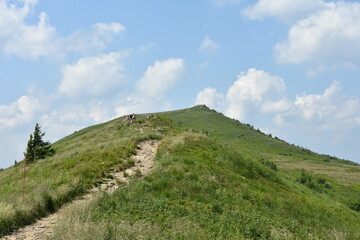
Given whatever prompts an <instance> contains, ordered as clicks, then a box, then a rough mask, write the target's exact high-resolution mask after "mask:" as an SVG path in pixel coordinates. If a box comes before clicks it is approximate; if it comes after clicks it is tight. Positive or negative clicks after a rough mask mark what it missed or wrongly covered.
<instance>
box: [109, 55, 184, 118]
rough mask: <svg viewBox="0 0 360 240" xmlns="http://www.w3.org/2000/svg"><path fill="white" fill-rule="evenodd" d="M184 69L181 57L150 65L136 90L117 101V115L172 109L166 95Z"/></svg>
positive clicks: (137, 84)
mask: <svg viewBox="0 0 360 240" xmlns="http://www.w3.org/2000/svg"><path fill="white" fill-rule="evenodd" d="M184 70H185V67H184V60H183V59H181V58H169V59H167V60H165V61H156V62H155V63H154V64H153V65H150V66H149V67H148V68H147V69H146V71H145V73H144V75H143V76H142V78H141V79H139V81H138V82H137V83H136V88H137V89H136V91H135V92H134V93H133V94H131V95H129V96H128V97H127V98H126V99H122V100H120V101H118V102H117V104H116V106H117V107H116V108H115V112H116V116H122V115H126V114H130V113H140V112H156V111H166V110H170V109H171V108H172V107H171V104H170V103H169V102H167V101H166V100H164V95H165V93H166V92H167V91H169V90H170V89H171V88H172V87H173V86H174V85H175V83H176V82H177V81H178V80H179V79H180V78H181V76H182V75H183V73H184Z"/></svg>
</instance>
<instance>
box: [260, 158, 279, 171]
mask: <svg viewBox="0 0 360 240" xmlns="http://www.w3.org/2000/svg"><path fill="white" fill-rule="evenodd" d="M260 163H261V164H262V165H264V166H266V167H268V168H270V169H272V170H274V171H277V165H276V163H274V162H272V161H270V160H266V159H264V158H261V159H260Z"/></svg>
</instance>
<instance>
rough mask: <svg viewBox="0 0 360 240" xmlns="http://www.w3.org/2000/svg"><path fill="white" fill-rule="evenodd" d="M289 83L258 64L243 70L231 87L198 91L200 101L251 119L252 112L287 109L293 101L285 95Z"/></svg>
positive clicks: (233, 116) (236, 115)
mask: <svg viewBox="0 0 360 240" xmlns="http://www.w3.org/2000/svg"><path fill="white" fill-rule="evenodd" d="M284 91H285V84H284V81H283V79H282V78H280V77H278V76H274V75H271V74H270V73H267V72H265V71H262V70H257V69H255V68H250V69H248V71H247V73H246V74H245V73H241V74H240V75H239V76H238V78H237V80H236V81H235V82H234V83H233V85H232V86H230V88H229V89H228V91H227V94H226V95H225V94H222V93H219V92H217V90H216V89H214V88H205V89H204V90H202V91H200V92H199V93H198V94H197V98H196V102H195V103H196V104H206V105H208V106H209V107H211V108H214V109H216V110H218V111H223V112H225V114H226V115H227V116H229V117H232V118H236V119H239V120H246V119H248V117H249V115H251V114H250V113H256V114H259V113H261V114H271V113H278V112H282V111H285V110H287V109H289V108H290V106H291V103H290V102H289V101H288V100H286V99H285V98H284V96H283V94H284Z"/></svg>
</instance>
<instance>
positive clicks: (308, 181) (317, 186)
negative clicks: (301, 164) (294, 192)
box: [297, 170, 331, 192]
mask: <svg viewBox="0 0 360 240" xmlns="http://www.w3.org/2000/svg"><path fill="white" fill-rule="evenodd" d="M297 181H298V182H299V183H301V184H303V185H305V186H307V187H308V188H310V189H313V190H315V191H317V192H322V191H323V190H324V188H331V186H330V184H329V183H328V182H326V180H325V179H324V178H318V179H317V180H316V182H315V181H313V177H312V175H311V174H310V173H309V172H306V171H305V170H301V174H300V177H299V178H298V179H297Z"/></svg>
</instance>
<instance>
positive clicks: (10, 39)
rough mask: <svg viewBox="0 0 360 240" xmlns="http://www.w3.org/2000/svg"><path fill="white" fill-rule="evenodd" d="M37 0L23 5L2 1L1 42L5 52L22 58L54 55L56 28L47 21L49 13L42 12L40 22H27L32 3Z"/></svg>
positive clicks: (0, 8) (0, 5) (0, 10)
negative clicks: (29, 23) (30, 23)
mask: <svg viewBox="0 0 360 240" xmlns="http://www.w3.org/2000/svg"><path fill="white" fill-rule="evenodd" d="M35 3H36V1H25V2H24V5H23V6H22V7H17V6H15V5H10V6H9V5H8V4H7V1H4V0H1V1H0V43H1V46H2V47H1V48H2V51H3V52H4V53H5V54H8V55H10V54H13V55H16V56H19V57H21V58H31V59H34V58H38V57H39V56H44V55H52V54H53V53H54V51H55V50H56V49H55V48H56V47H55V46H54V45H53V42H54V41H56V37H57V32H56V29H55V28H53V27H52V26H50V25H49V24H48V23H47V15H46V14H45V13H44V12H42V13H40V16H39V22H38V23H37V24H34V25H28V24H26V23H25V18H26V17H27V16H28V15H29V13H30V9H31V7H32V5H34V4H35Z"/></svg>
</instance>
